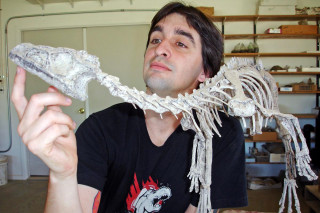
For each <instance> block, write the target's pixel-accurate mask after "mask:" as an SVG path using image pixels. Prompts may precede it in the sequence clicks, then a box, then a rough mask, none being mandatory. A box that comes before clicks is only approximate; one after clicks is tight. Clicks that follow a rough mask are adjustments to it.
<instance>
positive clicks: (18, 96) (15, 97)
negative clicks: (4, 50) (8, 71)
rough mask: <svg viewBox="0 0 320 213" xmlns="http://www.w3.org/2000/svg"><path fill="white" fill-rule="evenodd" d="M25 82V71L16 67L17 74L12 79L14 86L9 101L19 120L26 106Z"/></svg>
mask: <svg viewBox="0 0 320 213" xmlns="http://www.w3.org/2000/svg"><path fill="white" fill-rule="evenodd" d="M25 82H26V71H25V70H24V69H22V68H21V67H17V73H16V76H15V78H14V84H13V88H12V94H11V100H12V102H13V104H14V106H15V108H16V111H17V113H18V117H19V119H20V120H21V118H22V116H23V113H24V111H25V109H26V106H27V104H28V101H27V99H26V97H25V95H24V91H25Z"/></svg>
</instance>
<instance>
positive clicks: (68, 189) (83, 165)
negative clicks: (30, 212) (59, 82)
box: [12, 3, 247, 212]
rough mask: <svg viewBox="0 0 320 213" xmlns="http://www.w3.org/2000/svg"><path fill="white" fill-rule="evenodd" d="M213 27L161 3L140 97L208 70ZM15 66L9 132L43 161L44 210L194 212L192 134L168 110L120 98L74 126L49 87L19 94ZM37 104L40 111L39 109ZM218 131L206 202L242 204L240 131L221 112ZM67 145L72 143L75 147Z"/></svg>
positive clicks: (186, 83)
mask: <svg viewBox="0 0 320 213" xmlns="http://www.w3.org/2000/svg"><path fill="white" fill-rule="evenodd" d="M222 46H223V45H222V39H221V35H220V34H219V32H218V31H217V30H216V28H215V27H214V26H213V24H212V23H211V22H210V20H208V19H207V18H206V17H205V16H204V15H203V14H202V13H201V12H199V11H198V10H196V9H195V8H193V7H187V6H185V5H183V4H181V3H169V4H168V5H166V6H165V7H163V8H162V9H161V10H160V11H159V12H158V13H157V14H156V15H155V17H154V19H153V20H152V24H151V28H150V32H149V37H148V42H147V49H146V52H145V60H144V70H143V78H144V81H145V83H146V87H147V88H146V92H147V93H148V94H153V93H156V94H157V95H159V96H160V97H166V96H171V97H177V95H178V94H179V93H182V94H184V93H186V92H187V93H191V92H192V90H193V89H195V88H197V87H198V85H199V83H201V82H203V81H204V80H205V78H206V77H212V76H213V75H214V74H215V73H216V72H217V71H218V70H219V65H220V62H221V56H222ZM24 84H25V71H24V70H22V69H21V68H18V69H17V75H16V78H15V83H14V88H13V92H12V101H13V103H14V105H15V107H16V110H17V112H18V116H19V118H20V120H21V121H20V124H19V126H18V132H19V134H20V135H21V137H22V140H23V142H24V143H25V144H26V145H27V147H28V148H29V149H30V151H31V152H33V153H34V154H36V155H37V156H39V157H40V158H41V159H42V160H43V161H44V162H45V163H46V164H47V165H48V167H49V168H50V178H49V186H48V196H47V202H46V212H96V211H97V209H98V208H99V212H159V211H160V212H196V206H197V204H198V199H199V198H198V194H195V193H190V192H189V186H190V181H189V180H188V178H187V174H188V171H189V168H190V164H191V162H190V161H191V151H192V141H193V136H194V132H193V131H191V130H188V131H183V130H182V127H181V125H180V119H181V117H182V115H178V119H177V118H176V117H175V116H174V115H172V114H171V113H165V114H163V115H162V118H161V117H160V116H159V114H157V113H155V112H153V111H149V110H148V111H146V112H145V114H144V113H143V112H142V110H140V109H134V108H133V106H132V105H130V104H127V103H123V104H118V105H115V106H113V107H110V108H108V109H106V110H103V111H101V112H98V113H94V114H93V115H91V116H90V117H89V118H88V119H87V120H86V121H85V122H84V123H83V124H81V126H80V127H79V128H78V131H77V136H76V137H75V135H74V134H73V130H74V129H75V124H74V122H73V121H72V119H71V118H70V117H69V116H67V115H65V114H63V112H62V111H61V109H60V107H59V106H60V105H61V106H69V105H71V101H70V99H69V98H66V97H65V96H63V95H62V94H60V93H58V91H57V90H56V89H55V88H53V87H50V88H49V89H48V92H47V93H43V94H36V95H33V96H32V97H31V99H30V101H29V102H28V101H27V99H26V98H25V96H24V86H25V85H24ZM45 107H46V108H47V110H46V111H45V112H44V113H42V111H43V110H44V108H45ZM221 119H222V121H223V128H219V132H220V134H221V135H222V137H221V138H219V137H218V136H214V137H213V164H212V171H213V172H212V186H211V202H212V208H215V209H218V208H225V207H235V206H243V205H246V204H247V197H246V185H245V171H244V143H243V134H242V128H241V126H240V124H239V122H238V121H237V120H236V119H234V118H231V117H230V118H228V117H227V116H225V115H224V114H222V113H221ZM76 144H77V145H76Z"/></svg>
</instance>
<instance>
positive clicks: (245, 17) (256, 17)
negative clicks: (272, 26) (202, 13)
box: [209, 15, 320, 22]
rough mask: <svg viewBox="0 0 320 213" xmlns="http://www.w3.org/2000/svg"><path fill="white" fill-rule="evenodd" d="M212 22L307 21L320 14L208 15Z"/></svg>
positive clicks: (314, 18) (317, 18) (315, 18)
mask: <svg viewBox="0 0 320 213" xmlns="http://www.w3.org/2000/svg"><path fill="white" fill-rule="evenodd" d="M209 18H210V19H211V20H212V21H213V22H222V21H225V22H228V21H298V20H302V19H307V20H308V21H317V20H320V15H239V16H209Z"/></svg>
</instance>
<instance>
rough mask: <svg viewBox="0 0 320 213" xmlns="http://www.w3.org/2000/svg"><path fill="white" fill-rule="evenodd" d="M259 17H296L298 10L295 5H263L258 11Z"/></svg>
mask: <svg viewBox="0 0 320 213" xmlns="http://www.w3.org/2000/svg"><path fill="white" fill-rule="evenodd" d="M258 14H259V15H295V14H296V8H295V6H293V5H285V6H283V5H281V6H272V5H271V6H270V5H261V6H259V9H258Z"/></svg>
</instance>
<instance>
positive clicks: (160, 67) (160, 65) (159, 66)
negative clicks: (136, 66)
mask: <svg viewBox="0 0 320 213" xmlns="http://www.w3.org/2000/svg"><path fill="white" fill-rule="evenodd" d="M150 68H151V69H154V70H159V71H171V69H170V68H169V67H168V66H167V65H165V64H163V63H161V62H152V63H151V64H150Z"/></svg>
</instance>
